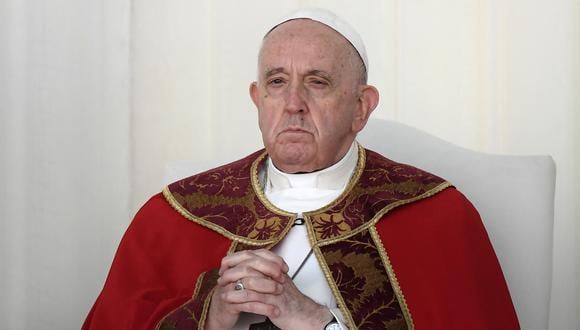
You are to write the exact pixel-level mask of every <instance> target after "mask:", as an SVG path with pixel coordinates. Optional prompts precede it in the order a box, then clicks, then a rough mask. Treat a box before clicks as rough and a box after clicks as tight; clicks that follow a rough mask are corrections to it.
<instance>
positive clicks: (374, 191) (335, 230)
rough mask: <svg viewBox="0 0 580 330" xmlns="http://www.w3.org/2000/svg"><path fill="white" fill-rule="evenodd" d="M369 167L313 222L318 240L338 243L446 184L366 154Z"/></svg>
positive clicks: (422, 172)
mask: <svg viewBox="0 0 580 330" xmlns="http://www.w3.org/2000/svg"><path fill="white" fill-rule="evenodd" d="M366 157H367V162H366V166H365V168H364V170H363V172H362V174H361V176H360V178H359V181H358V184H357V185H355V186H354V187H353V188H352V190H351V191H350V193H349V194H348V195H347V196H345V197H344V198H343V199H342V200H340V201H338V203H336V204H335V205H333V206H331V207H330V208H328V209H326V210H323V211H322V212H319V213H315V214H307V215H308V216H310V218H311V219H312V224H313V226H314V228H315V234H316V240H317V241H323V240H327V239H336V238H339V237H340V236H345V235H348V234H349V233H350V232H352V231H353V230H356V229H357V228H359V227H361V226H363V225H365V224H367V223H368V222H369V221H370V220H372V219H373V218H375V217H376V216H377V215H378V216H382V215H383V214H384V213H385V212H386V211H387V210H388V209H389V208H390V207H395V206H398V205H402V204H406V203H409V202H412V201H414V200H416V199H417V198H420V197H421V196H422V195H426V194H429V193H430V192H431V191H434V188H436V187H437V186H440V185H441V184H445V181H444V180H443V179H441V178H439V177H437V176H435V175H432V174H430V173H427V172H424V171H422V170H419V169H417V168H415V167H412V166H408V165H402V164H399V163H396V162H393V161H391V160H389V159H386V158H384V157H382V156H381V155H379V154H377V153H375V152H373V151H369V150H367V151H366Z"/></svg>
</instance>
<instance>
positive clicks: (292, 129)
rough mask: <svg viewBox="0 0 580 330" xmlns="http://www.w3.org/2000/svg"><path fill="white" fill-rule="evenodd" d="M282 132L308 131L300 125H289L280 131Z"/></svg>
mask: <svg viewBox="0 0 580 330" xmlns="http://www.w3.org/2000/svg"><path fill="white" fill-rule="evenodd" d="M282 133H310V132H309V131H307V130H305V129H303V128H301V127H297V126H289V127H286V128H285V129H284V130H282V131H281V132H280V134H282Z"/></svg>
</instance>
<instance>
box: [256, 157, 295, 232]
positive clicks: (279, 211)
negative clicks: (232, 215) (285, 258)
mask: <svg viewBox="0 0 580 330" xmlns="http://www.w3.org/2000/svg"><path fill="white" fill-rule="evenodd" d="M266 155H267V153H266V151H264V152H263V153H262V154H261V155H260V156H258V158H256V160H254V162H253V163H252V167H251V170H250V180H251V185H252V189H254V193H256V196H258V199H259V200H260V202H262V204H264V206H265V207H266V208H267V209H268V210H270V211H271V212H273V213H276V214H277V215H281V216H286V217H296V215H297V214H296V213H291V212H287V211H284V210H282V209H279V208H277V207H276V206H275V205H274V204H272V203H271V202H270V201H269V200H268V198H267V197H266V194H265V193H264V189H263V188H262V184H261V183H260V178H259V171H260V169H259V168H258V167H259V166H260V164H262V162H263V161H264V158H266ZM290 227H292V225H290Z"/></svg>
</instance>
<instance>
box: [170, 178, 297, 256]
mask: <svg viewBox="0 0 580 330" xmlns="http://www.w3.org/2000/svg"><path fill="white" fill-rule="evenodd" d="M163 196H164V197H165V199H166V200H167V201H168V202H169V204H170V205H171V207H173V209H175V210H176V211H177V212H178V213H179V214H181V215H182V216H183V217H185V218H186V219H188V220H191V221H193V222H195V223H197V224H199V225H201V226H203V227H206V228H208V229H211V230H213V231H215V232H217V233H219V234H221V235H222V236H225V237H227V238H229V239H231V240H233V241H238V242H242V243H244V244H248V245H253V246H265V245H268V244H272V243H277V242H278V241H279V240H280V238H278V239H276V238H273V239H269V240H263V241H261V240H254V239H251V238H247V237H244V236H239V235H235V234H232V233H231V232H230V231H228V230H226V229H224V228H223V227H221V226H219V225H216V224H214V223H213V222H210V221H207V220H204V219H201V218H198V217H196V216H194V215H193V214H191V213H189V211H188V210H187V209H185V208H184V207H183V206H182V205H181V204H179V202H177V201H176V200H175V197H173V194H172V193H171V191H170V190H169V187H167V186H166V187H165V188H163ZM290 223H291V222H290ZM287 227H288V228H285V229H284V231H282V234H283V235H280V237H284V235H285V234H286V233H287V232H288V230H290V228H291V226H287Z"/></svg>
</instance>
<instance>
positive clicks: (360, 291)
mask: <svg viewBox="0 0 580 330" xmlns="http://www.w3.org/2000/svg"><path fill="white" fill-rule="evenodd" d="M320 250H321V252H322V255H323V256H324V258H325V260H326V263H327V265H328V267H329V268H330V270H331V275H332V277H333V280H334V283H335V284H336V286H337V288H338V291H339V292H340V294H341V296H342V299H343V301H344V303H345V304H346V307H347V309H348V311H349V312H350V314H351V316H352V319H353V321H354V324H355V327H356V328H357V329H406V328H407V325H406V322H405V318H404V316H403V312H402V310H401V306H400V304H399V301H398V300H397V296H396V295H395V292H394V291H393V288H392V285H391V283H390V281H389V276H388V273H387V270H386V268H385V266H384V265H383V263H382V261H381V257H380V255H379V251H378V249H377V247H376V245H375V243H374V241H373V239H372V237H371V235H370V234H369V232H368V231H363V232H362V233H359V234H357V235H354V236H351V237H349V238H348V239H345V240H341V241H339V242H336V243H333V244H330V245H326V246H324V247H321V248H320Z"/></svg>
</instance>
